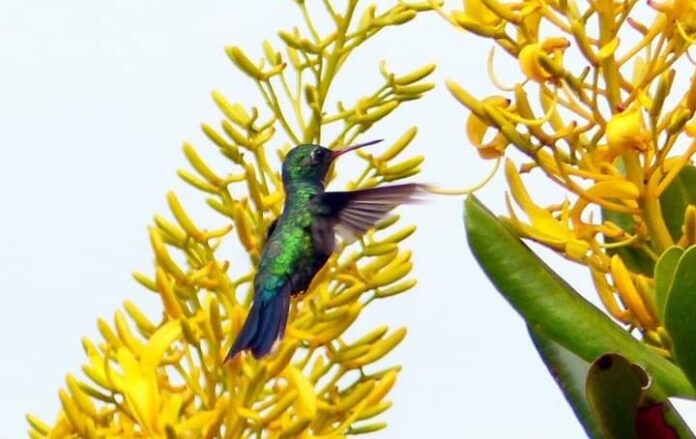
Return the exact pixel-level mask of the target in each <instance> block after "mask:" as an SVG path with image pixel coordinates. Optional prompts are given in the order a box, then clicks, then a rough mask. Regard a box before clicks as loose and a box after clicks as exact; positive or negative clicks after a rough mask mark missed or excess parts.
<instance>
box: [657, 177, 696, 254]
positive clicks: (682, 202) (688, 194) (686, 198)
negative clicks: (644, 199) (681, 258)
mask: <svg viewBox="0 0 696 439" xmlns="http://www.w3.org/2000/svg"><path fill="white" fill-rule="evenodd" d="M689 204H696V168H694V167H693V166H690V165H687V166H685V167H684V169H682V170H681V171H680V172H679V175H677V178H675V179H674V180H673V181H672V183H670V184H669V186H667V188H666V189H665V190H664V192H662V195H660V209H661V210H662V217H663V218H664V219H665V224H666V225H667V229H668V230H669V234H670V235H672V239H673V240H675V241H677V240H679V238H680V237H681V235H682V230H681V228H682V224H683V222H684V212H685V211H686V207H687V206H688V205H689Z"/></svg>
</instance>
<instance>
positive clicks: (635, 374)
mask: <svg viewBox="0 0 696 439" xmlns="http://www.w3.org/2000/svg"><path fill="white" fill-rule="evenodd" d="M647 383H648V376H647V375H646V374H645V371H643V370H642V369H640V368H639V367H636V366H635V365H633V364H631V362H630V361H628V360H626V359H625V358H624V357H622V356H621V355H618V354H606V355H602V356H601V357H599V358H598V359H597V360H596V361H595V362H593V363H592V366H591V367H590V370H589V372H588V373H587V383H586V386H585V394H586V395H587V402H588V403H589V405H590V408H591V409H592V412H593V413H594V414H595V418H596V419H597V422H598V423H599V425H600V428H601V429H602V431H603V432H604V435H605V436H606V437H607V438H610V439H624V438H625V439H629V438H635V437H636V426H635V421H636V412H637V411H638V404H639V402H640V399H641V396H642V393H643V386H645V385H647Z"/></svg>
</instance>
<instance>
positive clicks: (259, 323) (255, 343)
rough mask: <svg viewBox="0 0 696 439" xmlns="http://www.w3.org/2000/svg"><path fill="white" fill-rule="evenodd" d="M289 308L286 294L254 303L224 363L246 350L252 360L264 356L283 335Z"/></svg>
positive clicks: (288, 298) (288, 299)
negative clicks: (248, 351) (250, 354)
mask: <svg viewBox="0 0 696 439" xmlns="http://www.w3.org/2000/svg"><path fill="white" fill-rule="evenodd" d="M289 306H290V296H288V295H287V294H275V295H273V296H271V297H270V298H269V299H267V300H256V301H254V304H253V305H252V306H251V310H250V311H249V314H248V315H247V318H246V321H245V322H244V326H242V330H241V331H240V332H239V334H238V335H237V340H235V342H234V344H233V345H232V347H231V348H230V350H229V352H228V353H227V357H225V361H228V360H231V359H233V358H234V357H235V356H236V355H237V354H238V353H240V352H242V351H245V350H247V349H248V350H251V353H252V354H253V355H254V358H261V357H264V356H266V355H267V354H268V353H269V352H270V351H271V348H272V347H273V343H275V341H276V340H278V339H279V338H281V337H282V336H283V334H284V333H285V324H286V323H287V321H288V310H289Z"/></svg>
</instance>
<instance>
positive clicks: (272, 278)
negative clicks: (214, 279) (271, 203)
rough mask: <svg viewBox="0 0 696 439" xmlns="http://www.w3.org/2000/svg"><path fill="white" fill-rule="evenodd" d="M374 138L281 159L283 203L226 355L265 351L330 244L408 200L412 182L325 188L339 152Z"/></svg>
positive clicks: (305, 149) (296, 151)
mask: <svg viewBox="0 0 696 439" xmlns="http://www.w3.org/2000/svg"><path fill="white" fill-rule="evenodd" d="M373 143H376V142H369V143H367V144H363V145H356V146H353V147H350V148H346V149H343V150H340V151H331V150H329V149H327V148H324V147H321V146H319V145H300V146H297V147H295V148H293V149H292V150H290V152H289V153H288V155H287V157H286V158H285V160H284V161H283V186H284V188H285V195H286V198H285V206H284V208H283V213H282V214H281V215H280V217H279V218H278V220H277V222H276V223H275V226H274V227H272V229H271V230H270V233H269V236H268V239H267V241H266V244H265V246H264V249H263V252H262V254H261V260H260V262H259V266H258V270H257V272H256V276H255V278H254V303H253V305H252V308H251V310H250V311H249V314H248V316H247V319H246V321H245V323H244V326H243V327H242V330H241V331H240V333H239V334H238V335H237V339H236V340H235V342H234V344H233V345H232V348H231V349H230V350H229V352H228V354H227V358H228V359H230V358H233V357H234V356H235V355H236V354H237V353H239V352H241V351H244V350H247V349H248V350H251V352H252V354H253V355H254V357H256V358H260V357H262V356H264V355H266V354H267V353H268V352H270V350H271V348H272V347H273V344H274V342H275V341H276V340H278V339H279V338H281V337H282V336H283V334H284V332H285V326H286V323H287V318H288V309H289V306H290V298H291V296H294V295H297V294H300V293H302V292H304V291H306V289H307V287H308V286H309V284H310V282H311V281H312V279H313V278H314V276H315V275H316V274H317V272H318V271H319V270H320V269H321V268H322V267H323V266H324V264H325V263H326V261H327V260H328V259H329V257H330V256H331V253H332V252H333V250H334V247H335V234H336V233H339V234H341V235H342V236H344V238H345V239H350V237H356V236H359V235H360V234H362V233H364V232H365V231H367V230H368V229H369V228H371V227H372V226H373V225H374V223H375V222H376V221H377V220H379V219H380V218H382V217H383V216H384V215H385V214H386V213H387V212H388V211H390V210H391V209H393V208H394V207H395V206H397V205H398V204H400V203H403V202H406V201H408V200H409V199H411V196H412V195H413V194H414V193H415V192H416V190H417V189H418V188H419V186H418V185H415V184H404V185H396V186H390V187H384V188H375V189H366V190H359V191H353V192H325V191H324V179H325V178H326V174H327V172H328V170H329V167H330V165H331V163H332V162H333V160H334V159H335V158H336V157H338V156H339V155H341V154H343V153H345V152H347V151H350V150H353V149H356V148H358V147H362V146H366V145H369V144H373Z"/></svg>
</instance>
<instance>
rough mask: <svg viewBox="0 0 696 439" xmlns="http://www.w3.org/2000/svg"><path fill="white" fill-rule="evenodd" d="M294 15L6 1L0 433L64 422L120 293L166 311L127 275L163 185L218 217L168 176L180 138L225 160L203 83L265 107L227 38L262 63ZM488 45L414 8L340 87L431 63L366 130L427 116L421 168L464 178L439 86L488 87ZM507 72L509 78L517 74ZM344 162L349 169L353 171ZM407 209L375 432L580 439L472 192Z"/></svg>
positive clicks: (459, 115) (495, 202)
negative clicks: (404, 252) (475, 230)
mask: <svg viewBox="0 0 696 439" xmlns="http://www.w3.org/2000/svg"><path fill="white" fill-rule="evenodd" d="M318 3H319V2H317V5H318ZM385 3H386V2H385ZM299 20H300V16H299V14H298V11H297V10H296V8H295V6H294V4H293V2H291V1H280V0H275V1H271V0H268V1H256V2H253V1H244V2H242V1H232V0H227V1H221V0H220V1H212V0H196V1H193V0H189V1H182V0H167V1H165V0H147V1H144V0H120V1H106V0H50V1H49V0H33V1H26V0H3V1H2V2H1V3H0V59H2V60H3V61H2V69H1V70H0V134H1V135H2V141H1V143H0V150H1V151H2V155H1V158H0V202H1V203H2V209H1V212H2V213H1V216H0V243H1V244H0V249H2V251H1V252H0V285H2V293H1V296H0V297H2V299H3V300H2V308H0V316H1V318H0V344H1V345H2V346H3V352H4V355H3V361H1V362H0V389H2V391H1V392H0V438H18V437H24V436H25V431H26V428H27V426H26V422H25V420H24V414H25V413H27V412H32V413H35V414H37V415H39V416H40V417H41V418H43V419H44V420H48V421H50V422H52V421H53V420H54V418H55V416H56V414H57V412H58V410H59V405H60V404H59V400H58V397H57V392H58V389H59V388H60V387H61V386H64V377H65V374H66V373H67V372H72V373H77V372H79V369H80V365H81V364H82V362H83V360H84V354H83V351H82V348H81V344H80V339H81V337H82V336H83V335H90V336H92V337H94V338H96V336H97V334H98V332H97V330H96V324H95V322H96V319H97V318H98V317H104V318H106V319H108V320H110V321H111V320H112V319H113V313H114V311H115V310H116V309H117V308H118V307H119V306H120V304H121V303H122V302H123V301H124V300H126V299H130V300H133V301H134V302H136V303H138V304H142V305H143V307H144V308H145V309H147V310H150V311H151V315H156V310H157V302H156V301H155V300H154V295H152V294H150V293H148V292H145V291H144V290H143V289H142V288H140V287H139V286H138V285H137V284H135V282H134V281H133V280H132V279H131V276H130V273H131V272H132V271H134V270H142V271H145V272H150V271H151V269H152V253H151V249H150V246H149V243H148V237H147V233H146V227H147V225H148V224H149V223H150V222H151V218H152V215H153V214H155V213H167V208H166V203H165V193H166V191H167V190H169V189H175V190H177V193H179V194H180V196H181V198H182V199H183V200H184V202H185V203H186V205H187V207H188V208H189V210H190V211H192V212H193V216H194V217H195V218H196V219H199V220H200V221H201V222H205V221H208V220H209V221H218V222H219V217H216V216H215V215H214V214H211V212H210V211H209V209H208V208H207V207H206V206H205V204H204V203H203V202H202V201H203V197H201V196H200V194H199V193H197V192H196V191H194V190H193V189H190V188H188V187H187V186H186V185H185V184H183V183H182V182H180V181H179V180H178V178H177V177H176V175H175V171H176V169H177V168H179V167H185V166H186V162H185V159H184V157H183V155H182V153H181V144H182V142H183V141H186V140H188V141H192V142H193V143H194V144H195V145H196V146H197V147H198V148H199V150H201V151H206V152H208V153H210V152H213V151H214V148H213V147H212V145H211V144H210V143H209V142H208V141H207V140H206V139H205V137H204V136H203V135H202V134H201V132H200V130H199V124H200V123H201V122H203V121H207V122H210V123H213V124H217V123H218V122H219V120H220V119H221V115H220V113H219V112H218V110H217V109H216V107H215V106H214V104H213V102H212V100H211V99H210V91H211V90H213V89H218V90H221V91H223V92H224V93H225V94H226V96H227V97H228V98H230V100H232V101H240V102H248V103H253V102H256V101H257V100H258V96H257V95H256V89H255V86H254V84H253V83H251V82H249V81H247V80H246V79H244V78H243V77H242V76H239V75H237V74H236V73H235V72H234V68H233V66H232V65H231V63H230V62H229V61H228V59H227V58H226V56H225V54H224V51H223V47H224V46H225V45H230V44H234V45H239V46H242V47H243V48H245V49H246V50H247V52H248V53H250V54H253V55H254V58H256V57H259V56H260V54H261V42H262V41H263V39H266V38H275V33H276V30H277V29H281V28H284V29H288V28H291V27H292V26H293V25H295V24H296V23H298V22H299ZM487 49H488V46H487V44H486V43H485V42H483V41H480V40H477V39H476V38H474V37H473V36H471V35H465V34H463V33H459V32H457V31H455V30H453V29H451V28H449V27H448V26H447V25H446V24H445V23H443V22H442V21H441V20H440V19H439V18H438V17H436V16H435V15H434V14H431V15H430V16H423V17H421V18H419V19H418V20H417V21H415V22H412V23H409V24H408V25H407V26H405V27H403V28H390V29H388V30H387V31H385V32H384V34H382V35H379V36H378V37H376V38H375V39H374V41H372V42H370V43H369V44H368V45H366V46H365V47H364V49H362V50H360V51H359V52H358V53H357V55H356V58H355V59H353V60H352V61H351V62H350V63H349V64H348V65H347V66H346V72H345V74H344V75H343V76H342V77H341V78H340V80H339V83H338V84H337V86H338V87H337V89H336V90H335V92H336V95H337V96H344V97H346V98H356V97H358V95H363V94H366V93H368V92H370V91H371V90H372V88H373V87H374V85H377V84H378V83H379V81H380V77H379V73H378V63H379V60H381V59H387V60H388V65H389V66H390V68H391V69H392V70H394V71H396V72H407V71H410V70H412V69H414V68H416V67H418V66H420V65H422V64H424V63H427V62H435V63H437V64H438V70H437V71H436V73H435V74H434V76H433V79H434V81H435V82H436V83H437V88H436V89H435V90H434V91H433V92H432V93H430V94H429V95H428V96H427V97H426V98H425V99H423V100H422V101H419V102H417V103H412V104H410V105H405V106H402V107H401V108H399V110H398V111H397V112H396V113H395V114H394V115H393V116H390V117H389V118H388V119H387V120H386V121H385V122H384V123H380V124H378V125H376V126H375V127H374V128H373V130H372V131H371V133H372V134H371V135H372V136H373V137H379V138H385V139H387V140H388V141H390V140H394V139H396V138H397V137H398V136H400V135H401V133H403V131H404V130H405V129H407V128H408V127H409V126H411V125H418V126H419V127H420V131H419V135H418V137H417V138H416V140H415V141H414V146H413V148H412V150H413V152H414V153H421V154H425V155H426V156H427V161H426V163H425V164H424V166H423V174H422V176H421V177H419V178H420V179H421V180H422V181H426V182H430V183H438V184H442V185H448V186H466V185H469V184H472V183H474V182H476V181H478V180H479V179H480V178H481V177H482V176H484V175H485V174H486V173H487V172H488V170H489V167H490V163H487V162H483V161H481V160H479V159H478V157H477V155H476V154H475V153H474V152H473V151H472V149H471V147H470V146H468V145H467V141H466V139H465V136H464V130H463V125H464V121H465V118H466V115H467V112H466V111H465V110H464V109H463V108H462V107H461V106H460V105H459V104H458V103H456V102H455V101H454V100H453V99H452V98H451V97H450V95H449V94H448V93H447V91H446V89H445V88H444V86H443V81H444V80H445V79H447V78H452V79H456V80H457V81H459V82H460V83H462V84H464V85H465V86H466V87H467V88H468V89H469V90H472V91H473V92H474V94H476V95H479V96H484V95H487V94H491V93H493V89H492V87H491V85H490V83H489V80H488V78H487V77H486V74H485V59H486V56H487ZM508 66H509V68H507V67H506V68H505V69H503V71H502V75H503V76H504V77H505V78H508V79H509V80H508V81H507V82H513V81H515V80H517V79H519V76H518V75H519V73H518V71H517V67H516V66H515V65H514V64H508ZM346 163H347V164H346V165H345V166H342V167H341V168H340V172H341V173H346V174H348V175H350V174H351V173H354V172H356V170H355V169H351V166H350V161H347V162H346ZM498 177H500V176H498ZM504 187H505V186H504V182H503V181H502V179H501V178H496V179H495V180H494V181H493V182H492V183H491V185H490V186H489V187H487V188H486V189H485V190H484V191H483V192H482V193H481V195H480V196H481V197H482V198H483V199H484V200H485V202H486V203H487V204H488V205H489V206H491V207H492V208H493V209H494V210H496V211H497V212H503V211H504V210H503V209H504V205H503V202H502V201H503V194H504ZM545 190H546V186H542V185H539V187H535V188H532V191H533V192H534V193H539V191H542V192H543V191H545ZM551 195H552V194H550V193H544V194H542V195H541V197H542V198H544V197H546V199H547V200H549V201H551V200H553V198H552V197H551ZM402 212H403V213H404V215H403V216H404V217H405V219H406V220H407V221H410V222H413V223H417V224H418V225H419V230H418V232H417V234H416V235H415V236H414V237H413V238H411V239H410V240H409V242H408V243H407V244H406V245H407V246H408V247H410V248H412V249H413V251H414V259H415V264H416V265H415V270H414V273H415V276H416V277H417V278H418V280H419V283H418V286H417V287H416V288H415V289H414V290H412V291H411V292H409V293H408V294H405V295H402V296H399V297H397V298H394V299H391V300H388V301H384V302H381V303H378V304H376V305H375V306H371V307H370V308H371V309H369V310H368V311H367V312H366V313H364V315H363V316H362V318H361V320H360V321H359V323H358V328H356V332H355V333H360V332H364V331H365V330H367V329H370V328H372V327H374V326H376V325H378V324H381V323H388V324H389V325H391V326H392V327H397V326H402V325H405V326H407V327H408V328H409V335H408V337H407V338H406V340H405V341H404V342H403V344H402V345H401V346H400V347H399V348H398V349H397V350H396V351H395V352H394V353H393V354H392V355H391V356H389V357H388V359H387V360H386V362H385V363H386V364H395V363H399V364H402V365H403V366H404V370H403V372H402V374H401V375H400V378H399V381H398V385H397V387H396V388H395V390H394V391H393V392H392V394H391V395H390V399H391V400H393V401H394V406H393V408H392V409H391V410H389V412H388V413H387V414H386V415H384V416H382V419H384V420H386V421H387V422H388V423H389V428H388V429H387V430H385V431H383V432H380V433H378V434H375V435H374V437H378V438H408V437H443V438H460V437H471V438H499V437H512V436H513V435H514V437H520V438H559V437H563V438H568V439H572V438H581V437H584V433H583V431H582V429H581V427H580V426H579V424H578V422H577V421H576V419H575V417H574V415H573V414H572V412H571V410H570V408H569V407H568V406H567V405H566V403H565V401H564V399H563V397H562V396H561V393H560V391H559V390H558V389H557V388H556V386H555V384H554V383H553V380H552V379H551V377H550V376H549V375H548V373H547V372H546V370H545V368H544V366H543V364H542V363H541V361H540V360H539V358H538V356H537V354H536V352H535V351H534V349H533V347H532V345H531V343H530V341H529V340H528V337H527V333H526V330H525V327H524V324H523V322H522V320H521V319H520V318H519V317H518V316H517V315H516V314H515V312H514V311H513V310H512V309H511V308H510V307H509V306H508V305H507V303H506V302H505V301H504V300H503V299H502V298H501V297H500V296H499V295H498V293H496V292H495V291H494V290H493V288H492V287H491V286H490V284H489V282H488V281H487V279H486V278H485V277H484V276H483V274H482V273H481V271H480V269H479V267H478V266H477V264H476V262H475V261H474V259H473V258H472V256H471V255H470V252H469V249H468V247H467V245H466V240H465V235H464V229H463V225H462V218H461V216H462V215H461V214H462V206H461V199H458V198H447V199H438V200H435V201H433V202H432V203H430V204H428V205H427V206H426V207H423V206H413V207H407V208H404V209H402ZM545 254H546V255H547V256H548V254H547V253H545ZM551 260H552V261H558V259H554V258H551ZM560 272H561V275H563V276H564V277H566V278H567V279H569V281H570V282H571V283H572V284H573V285H574V286H575V287H576V288H577V289H578V290H580V291H581V292H583V293H584V294H586V295H587V296H588V297H589V298H590V299H591V300H593V301H595V300H594V297H593V290H592V288H591V284H590V282H589V277H588V275H587V273H585V271H584V270H583V269H582V267H576V266H572V265H569V263H567V262H562V263H561V265H560ZM595 302H596V301H595Z"/></svg>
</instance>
